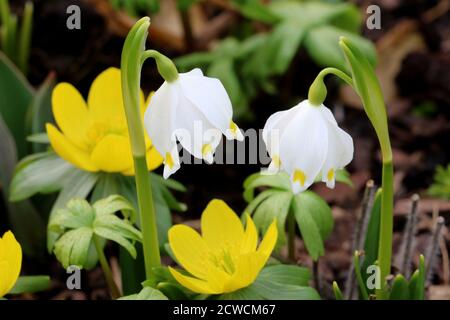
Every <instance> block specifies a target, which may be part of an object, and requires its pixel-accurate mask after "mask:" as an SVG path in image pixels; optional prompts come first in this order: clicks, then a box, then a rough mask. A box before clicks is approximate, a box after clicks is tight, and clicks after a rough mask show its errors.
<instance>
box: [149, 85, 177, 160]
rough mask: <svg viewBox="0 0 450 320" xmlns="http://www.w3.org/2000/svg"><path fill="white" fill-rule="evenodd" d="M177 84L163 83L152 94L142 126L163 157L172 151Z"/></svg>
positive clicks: (174, 143) (174, 142)
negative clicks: (143, 125)
mask: <svg viewBox="0 0 450 320" xmlns="http://www.w3.org/2000/svg"><path fill="white" fill-rule="evenodd" d="M178 96H179V84H178V82H174V83H167V82H164V83H163V84H162V86H161V87H160V88H159V89H158V90H156V92H155V93H154V94H153V96H152V99H151V100H150V104H149V106H148V108H147V110H146V111H145V115H144V124H145V128H146V130H147V133H148V135H149V137H150V139H151V140H152V142H153V145H154V146H155V148H156V150H158V152H159V153H160V154H161V155H163V156H164V157H165V154H166V153H168V152H169V153H170V152H171V151H172V150H173V147H174V145H176V141H175V136H174V132H175V116H176V114H177V112H178V110H177V109H178V102H179V101H178V100H179V97H178Z"/></svg>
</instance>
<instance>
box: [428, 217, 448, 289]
mask: <svg viewBox="0 0 450 320" xmlns="http://www.w3.org/2000/svg"><path fill="white" fill-rule="evenodd" d="M444 224H445V220H444V218H443V217H441V216H439V217H437V218H436V219H435V224H434V228H433V234H432V236H431V239H430V243H429V244H428V247H427V250H426V254H425V257H426V261H427V262H428V265H427V272H426V283H427V285H429V284H430V283H431V280H432V277H433V275H434V269H435V266H436V260H437V259H436V258H437V254H438V246H439V242H440V239H441V236H442V227H443V226H444Z"/></svg>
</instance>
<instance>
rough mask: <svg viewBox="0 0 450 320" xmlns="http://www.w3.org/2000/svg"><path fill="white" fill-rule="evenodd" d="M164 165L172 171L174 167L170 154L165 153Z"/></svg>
mask: <svg viewBox="0 0 450 320" xmlns="http://www.w3.org/2000/svg"><path fill="white" fill-rule="evenodd" d="M165 164H167V165H168V166H169V168H170V169H172V168H173V166H174V165H175V163H174V162H173V158H172V155H171V154H170V152H166V159H165Z"/></svg>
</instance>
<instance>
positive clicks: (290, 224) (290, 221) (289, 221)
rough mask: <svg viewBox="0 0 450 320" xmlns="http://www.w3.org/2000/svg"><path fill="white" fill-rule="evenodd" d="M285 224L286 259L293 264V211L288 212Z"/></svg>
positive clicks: (294, 223)
mask: <svg viewBox="0 0 450 320" xmlns="http://www.w3.org/2000/svg"><path fill="white" fill-rule="evenodd" d="M287 224H288V257H289V260H291V261H292V262H295V225H296V222H295V216H294V211H293V210H292V209H291V210H289V213H288V216H287Z"/></svg>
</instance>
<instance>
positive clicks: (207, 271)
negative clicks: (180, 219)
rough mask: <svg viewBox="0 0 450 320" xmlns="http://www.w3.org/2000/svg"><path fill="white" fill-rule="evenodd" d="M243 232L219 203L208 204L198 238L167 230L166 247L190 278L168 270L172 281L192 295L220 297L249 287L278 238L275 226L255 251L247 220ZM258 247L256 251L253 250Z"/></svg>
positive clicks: (178, 227) (183, 229)
mask: <svg viewBox="0 0 450 320" xmlns="http://www.w3.org/2000/svg"><path fill="white" fill-rule="evenodd" d="M246 221H247V225H246V229H245V230H244V227H243V225H242V222H241V220H240V219H239V217H238V216H237V215H236V213H234V212H233V210H232V209H231V208H230V207H228V205H227V204H226V203H225V202H223V201H221V200H212V201H211V202H210V203H209V204H208V206H207V207H206V209H205V211H203V214H202V217H201V229H202V235H199V234H198V233H197V232H196V231H195V230H194V229H192V228H190V227H188V226H186V225H182V224H179V225H176V226H173V227H172V228H171V229H170V230H169V244H170V248H171V249H172V252H173V254H174V255H175V257H176V259H177V260H178V262H179V263H180V264H181V265H182V266H183V268H184V269H186V271H188V272H189V273H190V274H191V275H192V276H193V277H191V276H186V275H184V274H182V273H180V272H179V271H177V270H175V269H173V268H171V267H169V270H170V272H171V273H172V275H173V277H174V278H175V279H176V280H177V281H178V282H179V283H180V284H181V285H182V286H184V287H186V288H188V289H190V290H191V291H193V292H197V293H204V294H221V293H226V292H233V291H236V290H238V289H241V288H245V287H247V286H249V285H250V284H252V283H253V282H254V281H255V280H256V277H257V276H258V274H259V272H260V271H261V269H262V268H263V267H264V265H265V264H266V262H267V260H268V259H269V257H270V254H271V253H272V250H273V248H274V246H275V243H276V241H277V237H278V231H277V227H276V222H275V221H274V222H273V223H272V224H271V225H270V227H269V228H268V230H267V232H266V234H265V236H264V239H263V240H262V241H261V243H260V245H259V247H258V232H257V230H256V227H255V224H254V222H253V220H252V219H251V218H250V216H247V218H246ZM257 247H258V248H257Z"/></svg>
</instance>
